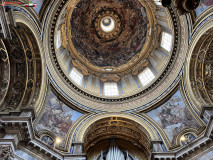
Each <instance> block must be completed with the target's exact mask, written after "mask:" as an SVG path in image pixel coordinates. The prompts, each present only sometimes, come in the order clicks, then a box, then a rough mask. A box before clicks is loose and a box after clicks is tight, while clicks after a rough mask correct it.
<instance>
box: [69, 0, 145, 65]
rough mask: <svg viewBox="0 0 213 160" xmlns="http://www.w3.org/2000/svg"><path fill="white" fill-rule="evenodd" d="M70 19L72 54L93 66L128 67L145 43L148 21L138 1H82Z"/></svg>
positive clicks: (143, 8)
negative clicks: (126, 65)
mask: <svg viewBox="0 0 213 160" xmlns="http://www.w3.org/2000/svg"><path fill="white" fill-rule="evenodd" d="M94 6H95V7H94ZM133 6H134V7H133ZM70 18H71V19H70V22H71V25H70V27H71V29H70V31H71V32H70V34H71V37H72V38H71V40H72V41H71V42H72V43H71V46H72V47H71V49H72V52H71V53H75V54H76V55H77V56H78V55H80V56H81V57H84V58H85V59H86V60H87V61H88V62H89V63H90V64H91V65H93V66H94V67H108V66H110V67H120V66H122V65H125V64H127V63H128V62H130V60H131V59H132V58H133V57H134V56H136V55H137V54H138V53H140V52H141V51H142V50H143V47H144V45H145V43H146V39H147V36H146V35H147V27H148V26H149V20H148V15H147V13H146V8H145V7H144V6H143V5H142V3H140V1H139V0H125V1H117V0H112V1H105V0H91V1H90V3H88V1H87V0H80V1H79V2H78V3H77V4H76V7H75V8H74V9H73V11H72V15H71V17H70Z"/></svg>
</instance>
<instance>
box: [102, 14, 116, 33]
mask: <svg viewBox="0 0 213 160" xmlns="http://www.w3.org/2000/svg"><path fill="white" fill-rule="evenodd" d="M114 28H115V21H114V19H113V18H111V17H104V18H103V19H102V20H101V29H102V31H104V32H111V31H113V29H114Z"/></svg>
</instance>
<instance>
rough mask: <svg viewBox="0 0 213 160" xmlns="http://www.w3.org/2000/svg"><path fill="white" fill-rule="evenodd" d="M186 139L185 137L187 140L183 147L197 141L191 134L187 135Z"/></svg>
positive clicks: (183, 142)
mask: <svg viewBox="0 0 213 160" xmlns="http://www.w3.org/2000/svg"><path fill="white" fill-rule="evenodd" d="M184 137H185V140H184V141H181V143H182V145H184V146H185V145H187V144H188V143H191V142H192V141H193V140H195V139H196V137H195V136H194V135H193V134H191V133H188V134H185V135H184Z"/></svg>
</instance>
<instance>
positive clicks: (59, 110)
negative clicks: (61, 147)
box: [36, 91, 82, 137]
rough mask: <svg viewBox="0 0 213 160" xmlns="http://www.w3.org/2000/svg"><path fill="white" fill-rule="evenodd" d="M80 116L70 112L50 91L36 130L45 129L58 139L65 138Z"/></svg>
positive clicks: (73, 111) (75, 112) (72, 111)
mask: <svg viewBox="0 0 213 160" xmlns="http://www.w3.org/2000/svg"><path fill="white" fill-rule="evenodd" d="M81 115H82V114H81V113H79V112H77V111H75V110H72V109H71V108H69V107H68V106H67V105H65V104H64V103H63V102H61V101H60V100H59V99H58V98H57V97H56V96H55V95H54V94H53V92H52V91H50V94H49V99H48V103H47V105H46V108H45V109H44V113H43V115H42V117H41V119H40V121H39V123H38V125H37V127H36V129H37V130H38V131H39V130H42V129H46V130H49V131H50V132H52V133H54V134H55V135H56V136H59V137H66V134H67V132H68V131H69V129H70V127H71V126H72V124H73V122H74V121H76V120H77V119H78V118H79V117H80V116H81Z"/></svg>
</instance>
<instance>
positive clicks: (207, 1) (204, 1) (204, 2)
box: [195, 0, 213, 16]
mask: <svg viewBox="0 0 213 160" xmlns="http://www.w3.org/2000/svg"><path fill="white" fill-rule="evenodd" d="M211 6H213V1H212V0H201V2H200V5H199V6H198V8H197V9H196V10H195V13H196V16H199V15H200V14H202V12H204V11H205V10H207V9H208V8H210V7H211Z"/></svg>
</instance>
